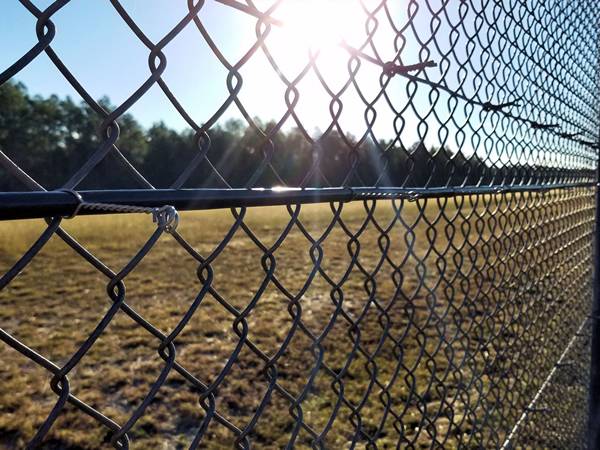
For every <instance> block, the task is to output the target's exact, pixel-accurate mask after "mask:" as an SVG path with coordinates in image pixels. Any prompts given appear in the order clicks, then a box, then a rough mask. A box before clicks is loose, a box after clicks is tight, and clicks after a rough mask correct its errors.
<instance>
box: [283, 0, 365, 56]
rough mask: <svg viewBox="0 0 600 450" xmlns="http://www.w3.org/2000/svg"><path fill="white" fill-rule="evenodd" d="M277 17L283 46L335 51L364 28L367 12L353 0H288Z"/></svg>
mask: <svg viewBox="0 0 600 450" xmlns="http://www.w3.org/2000/svg"><path fill="white" fill-rule="evenodd" d="M273 17H274V18H275V19H277V24H278V27H279V28H280V32H279V33H277V34H278V37H277V39H278V40H279V41H280V45H288V46H290V48H293V49H295V50H296V49H304V50H305V51H309V52H311V53H313V54H315V53H323V52H332V51H337V50H339V49H340V45H341V44H343V43H344V42H347V41H348V40H352V39H353V37H354V36H356V35H357V34H360V31H361V30H362V29H364V20H365V13H364V11H363V10H362V9H361V7H360V2H358V1H353V0H286V1H284V2H282V3H281V4H280V5H279V6H278V8H277V9H276V11H274V12H273Z"/></svg>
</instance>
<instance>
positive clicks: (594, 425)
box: [588, 159, 600, 450]
mask: <svg viewBox="0 0 600 450" xmlns="http://www.w3.org/2000/svg"><path fill="white" fill-rule="evenodd" d="M599 224H600V159H599V161H598V164H597V183H596V219H595V223H594V243H593V246H594V248H593V252H594V256H593V261H594V268H593V270H594V278H593V287H592V294H593V300H592V302H593V303H592V335H591V336H592V337H591V339H592V342H591V347H592V349H591V363H590V366H591V367H590V393H589V423H588V445H589V448H590V449H594V450H596V449H600V320H598V318H599V317H600V239H599V238H598V233H599V232H600V228H599Z"/></svg>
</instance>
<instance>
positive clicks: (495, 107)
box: [481, 100, 520, 111]
mask: <svg viewBox="0 0 600 450" xmlns="http://www.w3.org/2000/svg"><path fill="white" fill-rule="evenodd" d="M481 106H482V107H483V110H484V111H502V110H503V109H504V108H508V107H511V106H520V104H519V102H518V100H513V101H510V102H505V103H498V104H496V105H495V104H493V103H492V102H485V103H483V104H482V105H481Z"/></svg>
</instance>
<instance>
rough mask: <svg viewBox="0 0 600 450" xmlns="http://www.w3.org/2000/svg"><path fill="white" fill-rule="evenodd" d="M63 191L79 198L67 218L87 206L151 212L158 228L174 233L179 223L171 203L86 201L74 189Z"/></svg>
mask: <svg viewBox="0 0 600 450" xmlns="http://www.w3.org/2000/svg"><path fill="white" fill-rule="evenodd" d="M61 191H62V192H66V193H68V194H71V195H72V196H73V197H75V199H76V200H77V206H76V207H75V209H74V210H73V212H72V213H71V214H70V215H68V216H64V218H65V219H73V218H74V217H76V216H77V215H78V214H79V212H80V211H81V210H82V209H84V208H85V209H88V210H95V211H106V212H112V213H143V214H151V215H152V221H153V222H154V223H155V224H156V225H157V226H158V228H160V229H162V230H164V231H166V232H167V233H172V232H173V231H175V230H176V229H177V226H178V225H179V213H178V212H177V210H176V209H175V207H173V206H170V205H165V206H161V207H154V208H151V207H144V206H132V205H118V204H114V203H93V202H86V201H85V200H84V199H83V197H82V196H81V194H80V193H79V192H77V191H75V190H73V189H61Z"/></svg>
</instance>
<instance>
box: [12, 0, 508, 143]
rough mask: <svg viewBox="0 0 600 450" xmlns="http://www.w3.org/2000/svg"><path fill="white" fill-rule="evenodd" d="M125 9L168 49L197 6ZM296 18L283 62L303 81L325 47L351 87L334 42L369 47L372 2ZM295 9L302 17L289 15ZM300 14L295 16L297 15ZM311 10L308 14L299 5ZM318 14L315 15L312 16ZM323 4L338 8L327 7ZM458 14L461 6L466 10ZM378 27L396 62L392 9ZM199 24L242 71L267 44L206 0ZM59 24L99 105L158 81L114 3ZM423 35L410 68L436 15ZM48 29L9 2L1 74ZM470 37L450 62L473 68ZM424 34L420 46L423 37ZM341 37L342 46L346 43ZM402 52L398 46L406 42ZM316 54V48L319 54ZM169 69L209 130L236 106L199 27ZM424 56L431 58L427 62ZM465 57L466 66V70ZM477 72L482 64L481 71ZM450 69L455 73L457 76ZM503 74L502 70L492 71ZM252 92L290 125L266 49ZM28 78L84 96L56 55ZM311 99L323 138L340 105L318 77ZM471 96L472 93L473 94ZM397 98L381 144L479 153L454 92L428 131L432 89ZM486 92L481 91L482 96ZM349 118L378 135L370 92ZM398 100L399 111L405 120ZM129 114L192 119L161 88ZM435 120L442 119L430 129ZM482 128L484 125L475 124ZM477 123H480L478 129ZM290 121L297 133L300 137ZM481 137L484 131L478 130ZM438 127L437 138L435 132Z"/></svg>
mask: <svg viewBox="0 0 600 450" xmlns="http://www.w3.org/2000/svg"><path fill="white" fill-rule="evenodd" d="M364 2H365V3H366V4H373V5H375V4H377V3H378V1H376V0H372V1H371V0H364ZM51 3H52V1H50V0H38V1H36V2H35V4H36V5H37V6H38V7H39V8H40V9H44V8H46V7H47V6H48V5H50V4H51ZM121 3H122V5H123V7H124V8H125V9H126V10H127V11H128V13H129V14H130V15H131V16H132V17H133V18H134V19H135V21H136V22H137V23H138V25H139V26H140V27H141V28H142V29H143V30H144V32H145V33H146V34H147V35H148V36H149V37H150V39H152V40H153V41H154V42H157V41H158V40H160V39H161V38H162V37H163V36H164V35H165V34H166V33H167V32H168V31H169V30H170V29H171V28H172V27H173V26H174V25H175V24H176V23H177V22H178V21H179V20H180V19H181V18H182V17H184V16H185V15H186V13H187V1H186V0H180V1H179V0H178V1H175V0H169V1H165V0H122V1H121ZM254 3H255V4H256V5H257V7H259V8H260V9H263V10H264V9H266V8H267V7H268V6H269V5H270V4H271V3H272V0H255V1H254ZM283 4H284V8H283V9H280V10H279V12H278V13H277V14H279V17H280V18H281V19H282V20H284V21H285V22H286V23H287V24H288V25H289V24H291V26H287V27H284V28H283V29H281V28H277V27H273V31H272V32H271V33H270V34H269V36H268V38H267V41H266V42H267V45H268V47H269V49H270V50H271V51H272V54H273V57H274V58H275V60H276V61H277V63H278V64H279V67H280V69H281V71H282V72H283V74H284V75H286V76H288V77H290V78H293V77H294V76H295V75H296V74H297V73H299V71H300V69H301V67H302V66H303V64H305V63H306V61H307V59H308V56H307V54H308V47H309V46H313V45H317V46H319V50H320V51H321V52H322V54H321V56H320V57H319V60H318V66H319V68H320V70H321V75H322V76H323V77H324V78H325V79H326V81H327V83H328V84H329V85H330V86H332V87H335V86H338V87H339V86H341V85H342V84H343V82H344V80H346V79H347V78H348V68H347V64H348V53H347V52H346V51H345V50H343V49H342V48H341V47H339V46H335V45H331V42H328V40H329V39H330V38H329V34H331V33H332V32H333V34H335V33H336V32H337V33H338V34H339V35H341V36H342V37H343V38H344V39H346V40H347V41H348V42H349V43H351V44H353V45H354V46H358V45H360V43H361V42H363V41H364V38H365V30H364V26H365V25H364V24H365V19H366V15H365V14H364V11H362V10H361V7H360V2H358V1H351V0H286V1H285V2H283ZM389 4H390V5H392V15H393V16H394V18H395V19H397V24H398V25H400V24H402V23H404V22H406V20H407V14H408V12H407V10H406V8H407V6H406V5H407V4H405V3H404V2H389ZM286 5H292V9H288V10H285V6H286ZM294 5H295V9H294ZM298 5H300V7H299V6H298ZM307 5H308V6H307ZM322 5H329V7H324V6H322ZM456 5H459V2H457V4H456ZM446 9H447V11H446V13H447V14H449V15H448V16H443V17H442V19H443V20H442V21H441V24H439V28H438V29H437V31H436V33H437V36H438V39H437V43H436V45H429V46H428V50H427V51H429V52H430V58H431V59H433V60H434V61H436V62H439V61H440V60H441V54H442V53H441V52H444V51H445V50H446V49H447V48H448V47H449V46H450V45H451V44H450V39H449V35H450V27H449V26H450V24H451V23H458V22H459V19H458V10H459V6H456V8H450V7H447V8H446ZM468 14H469V16H468V17H467V18H466V19H465V20H463V21H462V22H461V25H462V26H463V27H466V29H467V30H469V29H472V23H474V21H475V20H474V16H473V11H469V13H468ZM376 17H377V19H378V28H377V33H376V38H375V44H376V46H377V50H378V52H379V53H380V56H381V58H382V59H383V60H389V59H392V58H393V57H394V56H395V52H396V49H395V46H394V43H395V39H397V36H396V34H395V33H394V31H393V28H392V27H391V26H390V24H389V20H388V18H387V17H386V16H385V14H384V12H383V11H381V12H380V13H379V14H378V15H377V16H376ZM199 18H200V19H201V21H202V23H203V24H204V25H205V26H206V28H207V31H208V33H209V34H210V36H211V38H212V39H213V40H214V42H215V43H216V44H217V46H218V48H219V49H220V51H221V52H222V53H223V54H224V56H225V57H226V58H227V59H228V60H229V61H230V62H231V63H235V62H236V61H238V60H239V59H240V58H241V57H242V55H243V54H244V53H245V52H246V51H247V50H248V49H249V47H250V46H251V45H252V44H253V43H254V42H255V41H256V30H255V27H256V22H257V21H256V18H254V17H252V16H249V15H247V14H245V13H243V12H240V11H237V10H235V9H233V8H231V7H228V6H225V5H222V4H220V3H218V2H217V1H215V0H206V2H205V4H204V6H203V7H202V9H201V11H200V14H199ZM52 20H53V22H54V23H55V25H56V37H55V39H54V40H53V42H52V47H53V48H54V50H55V51H56V52H57V53H58V54H59V56H60V57H61V58H62V59H63V61H64V63H65V64H66V65H67V66H68V67H69V68H70V70H71V71H72V72H73V73H74V74H75V75H76V76H77V78H78V80H79V81H80V82H81V83H82V85H83V86H84V87H85V88H86V89H87V90H88V92H89V93H90V94H91V95H92V96H93V97H94V98H100V97H102V96H105V95H106V96H108V97H109V98H110V100H111V102H112V103H113V104H114V105H118V104H120V103H121V102H123V101H125V100H126V99H127V98H128V97H129V95H131V93H133V92H134V91H135V90H136V89H137V88H138V87H139V86H140V85H141V84H142V83H143V82H144V81H145V80H146V79H147V77H148V76H149V69H148V55H149V51H148V49H147V48H146V47H145V46H144V45H143V44H142V43H141V42H140V41H139V39H138V38H137V37H136V36H135V35H134V34H133V32H132V31H131V30H130V29H129V28H128V26H127V25H126V23H125V22H124V21H123V20H122V18H121V17H120V16H119V15H118V13H117V11H116V10H115V9H114V7H113V6H112V5H111V3H110V1H109V0H72V1H71V2H69V3H68V4H67V5H66V6H65V7H64V8H62V9H61V10H60V11H59V12H58V13H56V14H55V15H54V16H53V17H52ZM412 22H413V25H414V28H412V29H408V30H407V31H406V36H402V38H405V43H404V46H403V50H402V57H403V60H404V61H405V63H414V62H419V61H420V60H422V59H424V58H423V53H422V52H423V46H422V44H419V42H418V41H419V40H420V41H421V42H425V41H427V40H428V39H429V38H430V35H431V33H432V31H431V26H432V23H433V22H432V16H431V13H430V11H428V10H427V8H420V9H419V11H418V13H417V14H416V17H415V18H414V20H413V21H412ZM35 24H36V19H35V18H34V17H33V16H32V15H31V14H30V13H29V12H28V11H27V10H26V9H25V8H24V7H23V6H22V5H21V4H20V3H19V2H18V1H16V0H14V1H5V4H4V5H3V15H2V16H0V71H2V70H4V69H5V68H7V67H8V66H9V65H10V64H12V63H13V62H14V61H15V60H16V59H18V58H19V57H20V56H21V55H22V54H24V53H25V52H26V51H27V50H28V49H29V48H31V47H32V46H33V45H34V44H35V42H36V37H35ZM466 35H467V33H465V32H464V30H463V31H462V32H461V35H460V37H459V39H460V41H459V42H458V43H455V44H454V45H453V47H452V48H453V49H454V53H453V54H452V55H451V59H450V60H449V63H450V64H451V65H455V64H459V63H460V64H462V63H465V62H466V60H467V57H466V53H465V47H466V45H467V44H466ZM417 36H418V38H419V39H416V37H417ZM337 37H339V36H337ZM396 44H398V42H396ZM313 50H314V49H313ZM164 53H165V54H166V56H167V68H166V71H165V73H164V74H163V79H164V80H165V81H166V82H167V83H168V85H169V86H170V87H171V89H172V91H173V93H174V94H175V95H176V96H177V98H178V99H179V101H180V102H181V103H182V105H183V106H184V107H185V108H186V110H187V111H188V112H189V113H190V115H191V116H192V117H193V119H194V120H195V121H196V122H197V123H204V122H206V121H207V120H209V119H210V117H211V116H212V115H213V114H214V112H215V111H216V110H217V109H218V108H219V107H220V106H221V104H222V103H223V102H224V101H225V99H226V98H227V87H226V78H227V74H228V71H227V70H226V69H225V68H224V67H223V65H222V64H221V63H220V62H219V61H218V59H217V58H216V57H215V55H214V54H213V52H212V51H211V50H210V48H209V46H208V45H207V43H206V41H205V39H204V38H203V37H202V36H201V34H200V33H199V31H198V29H197V28H196V27H195V25H194V24H193V23H190V24H189V25H188V26H187V27H186V28H185V29H184V30H183V31H182V32H181V33H180V35H179V36H177V37H176V38H175V39H174V40H173V41H172V42H171V43H170V44H168V46H167V47H166V48H165V50H164ZM420 53H421V54H420ZM476 56H478V53H477V49H476V52H475V53H474V54H473V55H472V57H471V59H470V64H471V65H472V67H471V68H470V70H469V71H467V72H466V74H467V75H466V76H467V77H471V76H472V74H473V73H474V72H475V71H476V70H477V69H478V67H477V64H478V62H479V61H478V58H476ZM462 59H464V61H462V62H461V61H460V60H462ZM473 64H474V65H475V66H473ZM453 67H454V69H452V70H450V71H449V72H448V73H449V74H450V75H451V76H446V77H445V82H447V83H448V85H449V86H451V87H452V86H453V85H458V82H459V81H458V79H457V75H455V73H456V66H453ZM446 69H447V67H446ZM483 69H484V70H486V71H489V70H492V68H491V67H490V66H488V67H484V68H483ZM241 74H242V76H243V79H244V84H243V87H242V90H241V93H240V95H239V98H240V100H241V101H242V103H243V104H244V106H245V107H246V109H247V110H248V113H249V114H250V115H251V116H255V117H260V118H262V119H264V120H271V119H275V120H279V119H280V118H281V117H282V116H283V114H284V113H285V111H286V104H285V84H284V83H283V82H282V81H281V80H280V78H279V77H278V74H277V72H276V71H275V70H274V69H273V67H271V65H270V63H269V61H268V59H267V58H266V57H265V55H264V53H263V52H262V51H260V50H259V51H258V52H257V53H256V55H255V56H253V57H252V58H250V60H249V61H248V63H247V64H245V65H244V66H243V67H242V69H241ZM380 74H381V68H380V67H379V66H376V65H374V64H372V63H370V62H368V61H366V60H362V61H361V67H360V70H359V72H358V74H357V76H356V82H357V84H358V86H360V89H361V91H362V93H363V94H364V96H365V97H366V99H367V100H368V101H373V99H375V98H376V97H377V94H378V92H379V77H380ZM427 75H428V76H429V77H430V78H431V79H434V80H435V79H441V76H442V75H441V68H433V69H428V71H427ZM16 79H17V80H19V81H22V82H24V83H25V84H26V86H27V87H28V89H29V91H30V92H31V93H33V94H41V95H44V96H46V95H50V94H58V95H60V96H67V95H68V96H71V97H72V98H74V99H77V98H78V95H77V94H76V93H75V91H74V90H73V88H72V87H71V86H70V85H69V84H68V82H67V81H66V80H64V79H63V77H62V75H61V74H60V73H59V72H58V70H57V69H56V68H55V67H54V66H53V65H52V63H51V62H50V60H49V59H48V58H47V56H46V55H45V54H42V55H40V56H39V57H38V58H36V60H35V61H34V62H32V63H31V64H30V65H29V66H27V67H26V68H25V69H24V70H23V71H21V72H20V73H19V74H18V75H17V77H16ZM474 85H475V83H474V82H473V80H472V79H470V78H469V79H467V82H466V83H463V89H464V93H465V94H467V95H470V94H472V89H473V87H472V86H474ZM297 87H298V89H299V91H300V101H299V103H298V105H297V107H296V112H297V114H298V116H299V117H300V120H301V121H302V123H304V124H305V125H306V128H307V129H308V130H309V132H311V131H313V130H315V129H321V130H323V129H326V128H327V126H328V125H329V124H330V123H331V120H332V118H331V111H330V106H331V97H330V96H329V95H328V94H327V93H326V91H325V90H324V89H323V87H322V86H321V85H320V82H319V80H318V78H317V74H316V73H315V71H313V70H311V71H309V73H308V74H307V75H306V76H305V77H304V78H303V80H302V81H301V82H300V83H299V84H298V86H297ZM486 88H487V90H488V91H490V92H494V91H496V92H499V93H501V94H502V92H503V90H504V92H506V91H505V88H504V87H498V86H496V87H493V89H491V90H490V89H489V86H488V87H486ZM469 90H471V92H469ZM386 91H387V93H388V96H389V97H388V99H387V100H386V99H385V98H383V97H382V98H379V100H378V101H377V103H376V104H375V108H376V110H377V119H376V121H375V125H374V126H373V129H374V131H375V134H376V137H377V138H391V137H393V136H395V135H396V134H399V135H400V136H401V139H402V141H403V142H404V143H405V144H407V145H410V144H411V143H412V142H414V141H416V140H417V139H418V135H419V134H421V135H425V134H426V135H427V138H426V142H427V143H428V144H429V145H440V142H441V141H443V140H444V139H446V137H445V136H448V139H449V141H448V142H446V145H447V146H450V147H452V148H462V149H463V151H464V152H465V153H466V154H468V153H470V152H472V151H473V150H472V149H473V147H472V145H471V142H470V141H471V139H470V137H471V135H470V132H469V129H468V128H467V129H466V135H465V134H464V133H463V134H462V136H461V135H460V133H458V137H459V139H462V141H460V140H459V141H456V140H455V138H456V136H457V133H456V128H457V126H461V123H466V122H465V121H466V118H465V115H464V111H465V110H464V109H463V108H462V107H459V108H453V103H452V102H450V99H449V97H447V96H446V95H445V94H444V93H443V92H442V93H439V92H438V93H437V94H436V95H437V96H438V102H439V103H438V105H439V104H441V105H442V107H441V108H440V107H438V108H436V113H437V114H438V118H436V119H435V120H427V121H422V120H420V119H419V116H421V117H423V116H425V115H427V114H429V112H430V109H431V105H432V102H434V101H436V98H435V97H431V95H432V92H431V89H430V88H429V87H427V86H424V85H413V86H410V85H409V83H407V81H406V80H405V79H403V78H401V77H395V78H394V79H393V80H392V81H391V83H390V85H389V86H388V88H387V90H386ZM481 92H482V91H480V93H481ZM341 100H342V102H343V105H344V107H343V112H342V116H341V118H340V120H339V122H340V124H341V125H342V128H343V129H344V130H345V131H347V132H348V133H351V134H353V135H355V136H361V135H362V134H363V133H364V132H365V131H366V129H367V125H366V121H365V109H366V108H365V104H364V101H363V100H361V98H360V95H359V93H358V92H357V91H356V89H354V88H353V87H350V88H349V89H348V90H347V91H346V92H345V93H344V95H343V96H342V98H341ZM387 102H392V103H393V105H394V107H395V108H396V110H397V111H401V112H400V113H398V114H396V113H394V111H393V109H392V108H391V107H390V105H389V104H387ZM129 112H130V113H131V114H132V115H133V116H134V117H136V119H138V120H139V121H140V122H141V123H142V125H143V126H145V127H149V126H151V125H152V124H153V123H156V122H158V121H164V122H165V123H167V124H168V125H169V126H171V127H174V128H177V129H184V128H186V123H185V121H184V120H183V119H182V118H181V116H180V115H179V114H178V113H177V112H176V111H175V109H174V108H173V107H172V106H171V105H170V103H169V102H168V100H167V99H166V97H165V96H164V94H163V93H162V92H161V90H160V88H159V87H158V86H154V87H152V89H151V90H150V91H149V92H148V93H147V94H146V95H144V97H143V98H142V99H141V100H139V101H138V102H137V103H136V104H135V105H134V106H133V107H132V108H131V109H130V110H129ZM450 115H451V116H452V117H453V119H454V122H450V123H448V124H447V127H446V128H447V132H446V131H443V132H442V134H440V128H439V125H438V123H439V121H445V120H447V119H448V118H449V117H450ZM240 117H241V115H240V113H239V111H238V110H237V108H236V107H235V105H231V107H230V108H229V109H228V110H227V111H226V112H225V114H224V115H223V120H227V119H229V118H240ZM431 118H432V116H430V119H431ZM475 119H476V117H475ZM473 120H474V119H473V118H471V122H473ZM292 126H294V123H293V122H292V121H291V120H290V121H288V123H287V124H286V127H292ZM470 126H474V127H477V126H479V125H478V124H477V123H470ZM426 128H427V131H426Z"/></svg>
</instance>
